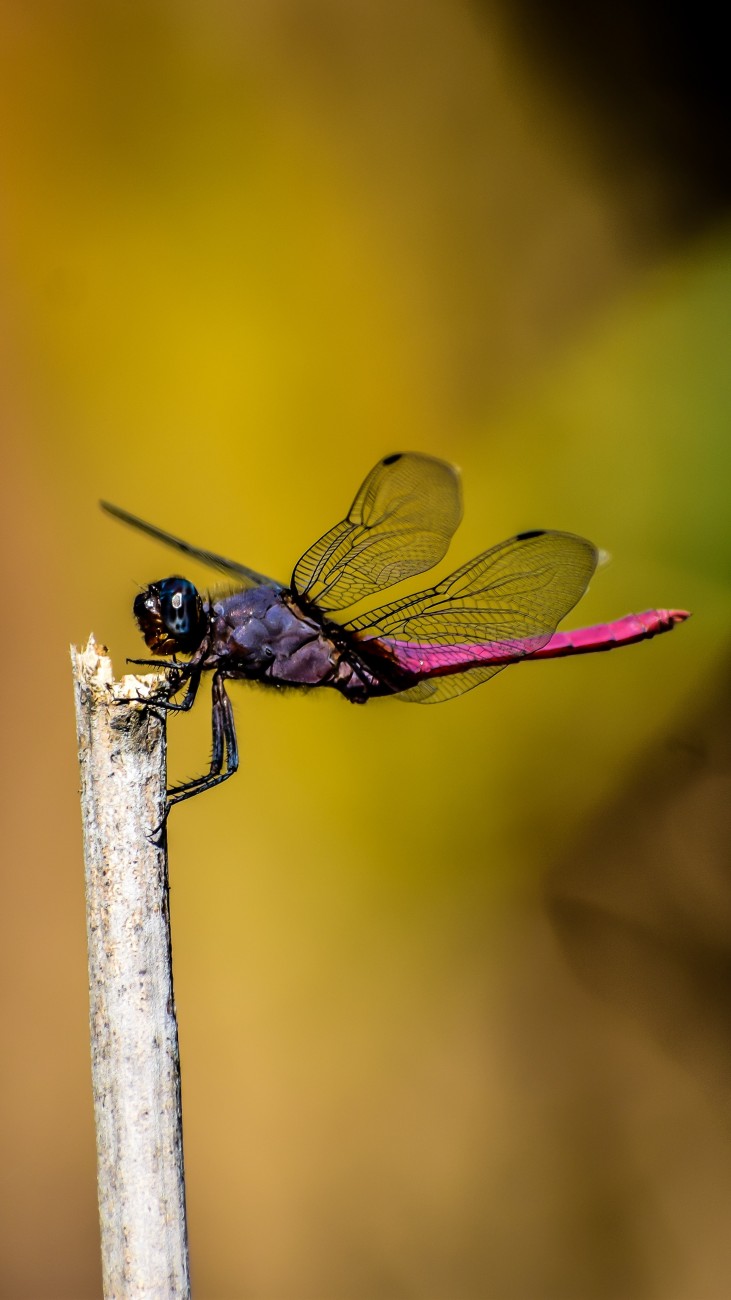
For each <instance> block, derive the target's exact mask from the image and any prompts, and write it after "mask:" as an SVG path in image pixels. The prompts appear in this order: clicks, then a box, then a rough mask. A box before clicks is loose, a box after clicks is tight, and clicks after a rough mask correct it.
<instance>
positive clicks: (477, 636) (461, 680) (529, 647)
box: [345, 531, 597, 703]
mask: <svg viewBox="0 0 731 1300" xmlns="http://www.w3.org/2000/svg"><path fill="white" fill-rule="evenodd" d="M596 563H597V551H596V549H595V547H594V546H593V545H592V544H591V542H588V541H586V540H585V539H584V538H583V537H575V536H574V535H573V534H572V533H557V532H544V531H536V532H531V533H520V534H519V535H518V536H517V537H512V538H510V539H509V541H507V542H501V543H500V544H499V545H498V546H494V547H493V548H492V549H491V550H489V551H485V552H484V553H483V554H482V555H479V556H478V557H477V559H476V560H472V561H470V563H469V564H465V565H463V566H462V568H461V569H457V571H456V572H455V573H452V574H450V575H449V577H447V578H445V579H444V580H443V581H442V582H440V583H438V584H437V585H436V586H435V587H431V588H429V590H427V591H421V592H417V593H416V595H414V596H410V597H407V598H406V599H404V600H399V601H394V602H392V603H391V604H390V605H383V606H381V607H380V608H379V609H375V610H372V611H371V612H370V613H368V614H364V615H362V616H361V617H360V618H357V619H354V620H353V621H352V622H350V623H347V624H346V625H345V626H346V630H348V631H351V632H354V633H355V634H356V635H357V637H358V638H359V639H361V640H364V641H368V640H369V639H370V638H373V637H388V638H392V639H394V640H395V641H397V642H398V641H404V642H408V644H409V647H421V649H422V650H423V656H421V657H422V658H423V668H424V680H423V681H422V682H419V683H417V684H415V686H413V687H411V688H410V689H409V690H408V691H404V692H403V693H402V696H401V698H403V699H407V700H409V699H410V700H414V701H418V702H422V703H436V702H437V701H439V700H443V699H450V698H452V697H453V696H454V695H459V694H461V693H462V692H463V691H468V690H471V689H472V687H473V686H477V685H479V683H480V682H482V681H486V680H487V679H488V678H489V677H492V676H494V675H495V673H496V672H499V671H500V669H501V668H502V667H504V666H505V665H504V664H500V663H491V664H481V665H477V664H476V665H475V666H474V667H471V668H469V669H466V670H464V671H461V672H458V673H449V671H448V669H449V664H450V660H452V661H454V662H455V663H456V662H457V661H458V660H459V661H461V662H463V661H464V647H465V646H469V645H474V646H494V647H496V648H498V647H499V649H500V651H501V652H503V653H508V654H510V655H514V656H515V657H522V656H525V655H529V654H531V653H534V652H535V651H536V650H539V649H541V647H542V646H544V645H545V644H546V643H547V642H548V641H549V640H550V638H551V637H552V636H553V634H554V632H555V631H556V628H557V626H558V624H559V623H560V622H561V620H562V619H563V618H565V616H566V615H567V614H568V613H569V611H570V610H571V609H573V607H574V605H575V604H576V602H577V601H578V600H580V598H581V597H582V596H583V594H584V592H585V591H586V588H587V586H588V584H589V580H590V578H591V576H592V574H593V572H594V569H595V568H596ZM458 647H459V649H458ZM414 658H415V656H414V655H413V651H410V654H409V660H410V662H413V661H414ZM430 668H431V669H432V671H433V676H432V677H431V678H430V677H429V670H430ZM445 670H446V671H445ZM427 687H432V689H431V690H428V689H426V688H427Z"/></svg>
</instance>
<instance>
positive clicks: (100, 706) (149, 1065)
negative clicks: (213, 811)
mask: <svg viewBox="0 0 731 1300" xmlns="http://www.w3.org/2000/svg"><path fill="white" fill-rule="evenodd" d="M72 661H73V667H74V683H75V691H76V718H77V731H78V741H79V762H80V765H81V806H82V818H83V825H84V856H85V863H86V925H87V938H88V945H89V999H90V1027H91V1067H92V1084H93V1092H94V1117H95V1122H96V1147H97V1176H98V1189H99V1217H100V1220H101V1247H102V1270H103V1281H104V1296H105V1298H106V1300H132V1298H133V1297H134V1300H142V1298H143V1297H144V1300H179V1298H187V1297H189V1295H190V1281H189V1267H188V1245H187V1234H186V1221H185V1182H184V1177H183V1138H182V1113H181V1102H180V1059H179V1054H178V1027H177V1022H176V1019H175V1003H174V1000H173V982H172V961H171V945H170V918H169V911H168V875H167V848H166V845H165V843H164V836H163V843H162V845H161V846H160V847H156V846H155V845H154V844H153V843H152V842H151V839H150V835H151V834H152V832H153V831H154V829H155V827H156V826H158V825H159V824H160V821H161V819H162V816H163V809H164V799H165V725H164V722H163V720H162V718H161V716H160V715H159V714H156V713H155V712H154V710H149V709H145V708H142V707H141V706H140V705H139V704H136V703H134V702H131V701H132V700H134V699H135V698H136V699H139V698H144V699H152V700H154V697H155V693H156V692H157V691H158V690H159V688H160V681H159V678H156V677H146V678H136V677H126V678H125V679H124V680H123V681H122V682H115V681H114V679H113V675H112V666H111V662H110V660H109V658H108V656H107V654H106V651H105V650H104V649H103V647H99V646H97V645H96V644H95V643H94V639H93V637H91V638H90V640H89V644H88V646H87V647H86V649H85V650H83V651H81V652H79V651H77V650H76V649H72ZM115 701H121V702H120V703H115Z"/></svg>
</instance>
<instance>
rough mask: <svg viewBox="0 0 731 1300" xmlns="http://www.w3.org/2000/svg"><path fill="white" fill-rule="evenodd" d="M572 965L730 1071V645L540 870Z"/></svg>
mask: <svg viewBox="0 0 731 1300" xmlns="http://www.w3.org/2000/svg"><path fill="white" fill-rule="evenodd" d="M547 905H548V909H549V914H550V916H551V918H552V921H553V923H554V926H555V929H556V931H557V933H558V936H559V939H560V941H561V943H562V946H563V950H564V952H565V954H566V956H567V957H568V959H569V961H570V963H571V965H572V967H573V969H574V971H575V972H576V973H577V974H578V975H579V977H580V978H581V980H582V981H583V982H585V983H586V985H588V986H589V987H590V988H591V990H592V991H593V992H595V993H597V994H599V995H600V996H602V997H603V998H607V999H609V1000H610V1001H611V1002H613V1003H614V1004H615V1005H618V1006H619V1007H621V1008H622V1009H623V1010H624V1011H625V1012H629V1013H630V1014H631V1015H632V1016H633V1017H635V1018H636V1019H637V1020H638V1021H639V1022H640V1023H641V1024H642V1025H643V1026H644V1028H645V1030H646V1031H647V1032H648V1033H649V1035H650V1036H651V1037H652V1038H653V1039H654V1040H655V1041H657V1042H658V1043H659V1044H660V1045H661V1046H662V1047H663V1049H664V1050H665V1051H667V1052H669V1053H670V1054H672V1055H673V1056H674V1057H676V1058H677V1059H679V1060H682V1062H683V1064H684V1066H685V1067H686V1068H688V1069H690V1070H691V1071H692V1072H693V1073H694V1074H697V1075H699V1076H701V1079H702V1080H703V1082H704V1083H705V1084H707V1085H709V1084H710V1085H711V1086H712V1087H714V1088H717V1087H719V1086H720V1087H721V1088H722V1089H724V1090H725V1089H727V1088H728V1086H729V1083H730V1082H731V1033H730V1032H729V1031H730V1029H731V652H730V653H729V655H728V657H727V660H726V663H725V665H724V668H723V670H722V671H721V672H720V673H719V677H718V679H717V681H716V683H715V686H714V689H713V690H712V691H711V693H710V694H709V696H708V698H707V699H706V700H704V701H703V702H702V704H700V706H699V707H698V709H697V712H696V713H695V714H694V715H693V716H691V717H689V718H687V719H685V720H679V721H678V723H677V726H676V727H675V729H674V731H673V732H672V733H671V734H668V735H666V736H665V737H664V738H663V740H662V741H660V742H658V744H657V745H656V747H655V749H654V750H652V751H650V752H649V753H647V754H646V755H645V757H644V759H643V760H642V762H641V764H640V765H639V766H638V767H637V768H636V770H635V771H634V773H633V774H632V775H631V776H630V778H629V780H628V781H627V784H626V786H625V788H624V789H623V791H622V792H621V793H620V794H619V795H618V796H617V797H616V799H615V800H614V801H613V802H612V803H611V804H610V805H608V806H607V807H605V808H604V809H603V810H602V812H601V813H600V814H599V816H598V817H597V818H596V819H595V821H594V822H593V824H592V825H590V826H589V827H588V829H587V830H586V831H585V832H584V834H583V835H582V837H581V839H580V840H579V841H578V842H577V843H576V844H575V846H574V847H573V848H572V849H571V851H570V852H569V853H568V854H567V856H566V858H565V860H564V861H563V862H561V863H560V864H558V865H557V866H556V868H555V869H554V870H553V872H552V873H551V875H550V877H549V881H548V889H547Z"/></svg>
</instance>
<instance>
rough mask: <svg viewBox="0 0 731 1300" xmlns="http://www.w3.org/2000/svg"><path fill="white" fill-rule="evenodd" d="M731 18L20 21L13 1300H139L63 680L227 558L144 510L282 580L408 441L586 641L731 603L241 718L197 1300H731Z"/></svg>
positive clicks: (205, 977)
mask: <svg viewBox="0 0 731 1300" xmlns="http://www.w3.org/2000/svg"><path fill="white" fill-rule="evenodd" d="M720 21H721V19H720V17H716V14H715V11H714V10H713V9H712V8H711V7H710V6H709V5H708V4H706V3H703V2H701V3H699V4H696V5H695V6H694V7H693V9H692V11H685V12H683V13H681V12H679V13H678V14H677V15H675V16H673V15H671V14H670V13H669V12H668V11H667V10H666V9H665V7H662V8H661V7H659V6H653V5H652V4H647V3H639V4H632V5H629V4H626V3H618V4H615V5H612V6H611V7H609V6H606V7H600V8H599V9H597V8H596V7H593V6H578V5H575V4H573V3H570V0H563V2H557V0H551V2H550V3H544V4H541V5H538V4H532V3H530V0H517V2H516V3H512V4H511V5H510V6H508V5H506V4H501V3H499V0H484V2H482V3H480V2H478V0H396V2H395V3H394V2H393V0H357V2H355V3H348V4H340V3H337V0H248V3H246V4H237V3H234V2H233V0H206V3H205V4H203V3H198V2H197V0H183V2H182V3H181V2H180V0H176V2H175V3H173V2H172V0H152V2H148V3H144V4H140V3H136V2H132V3H130V2H126V3H121V2H119V3H117V2H112V0H101V2H100V0H66V2H65V3H64V4H62V5H59V4H57V3H54V2H53V0H45V3H44V2H43V0H31V2H30V3H23V2H21V0H4V2H3V4H2V5H1V6H0V105H1V109H0V120H2V124H3V125H2V131H1V132H0V186H1V191H2V202H1V206H0V276H1V283H2V295H1V296H0V340H1V341H0V375H1V383H0V414H1V420H2V447H3V451H2V461H3V468H2V483H1V485H0V486H1V489H2V509H1V511H0V527H1V528H2V543H3V544H2V548H1V549H0V556H1V557H2V565H3V578H2V582H3V587H2V590H3V597H2V608H3V626H4V638H3V644H4V651H5V663H4V667H3V672H2V676H1V679H0V680H1V683H2V685H1V689H2V692H3V711H2V722H3V727H2V733H3V773H2V782H1V783H0V792H1V797H2V800H3V821H2V872H1V881H2V898H1V901H0V997H2V1000H3V1021H2V1039H1V1047H0V1051H1V1055H2V1069H0V1096H1V1098H2V1103H1V1107H2V1113H1V1117H0V1123H1V1124H2V1160H1V1161H0V1170H1V1173H0V1293H1V1294H2V1295H3V1296H8V1297H11V1298H12V1300H26V1298H27V1300H86V1298H87V1297H93V1296H96V1295H98V1294H100V1271H99V1263H98V1237H97V1217H96V1201H95V1170H94V1138H93V1127H92V1114H91V1093H90V1081H89V1066H88V1034H87V1001H86V982H85V933H84V902H83V888H82V881H83V874H82V857H81V836H80V820H79V812H78V778H77V769H76V758H75V746H74V721H73V706H72V690H71V676H70V670H69V664H68V644H69V642H70V641H72V640H74V641H76V642H84V641H85V640H86V637H87V635H88V633H89V631H90V630H91V629H93V630H94V632H95V634H96V636H97V638H98V639H99V640H101V641H103V642H105V643H107V644H108V645H109V646H110V647H111V650H112V653H113V656H114V660H115V664H116V667H117V669H118V670H119V671H122V669H123V665H124V658H125V656H126V655H134V654H138V653H139V652H140V649H141V643H140V642H139V641H138V638H137V635H136V631H135V627H134V625H133V623H132V619H131V609H130V607H131V602H132V599H133V597H134V595H135V593H136V591H137V590H138V587H139V585H141V584H145V583H146V582H148V581H150V580H152V579H155V578H158V577H161V576H163V575H164V574H166V573H168V572H170V571H171V570H173V571H175V570H177V569H179V568H180V562H179V561H178V560H176V559H175V558H174V557H172V555H169V554H167V553H165V551H164V550H163V548H161V547H159V546H156V545H155V544H154V543H152V542H151V541H149V540H145V539H144V538H143V537H141V536H137V535H135V534H133V533H131V532H129V531H126V530H124V529H123V528H122V527H120V526H118V525H117V524H115V523H114V522H113V521H112V520H110V519H108V518H105V517H103V516H102V514H101V513H100V512H99V510H98V508H97V504H96V503H97V499H98V498H99V497H101V496H104V497H108V498H110V499H111V500H113V501H116V502H118V503H119V504H121V505H123V506H125V507H126V508H127V509H129V510H132V511H134V512H135V513H138V514H141V515H142V516H143V517H146V518H150V519H152V520H154V521H155V522H157V523H159V524H160V525H161V526H163V527H165V528H167V529H170V530H171V531H174V532H177V533H179V534H182V535H183V536H186V537H188V538H190V540H191V541H193V542H197V543H199V544H201V545H204V546H209V547H211V548H213V549H216V550H218V551H220V552H222V553H223V554H230V555H233V556H235V557H238V558H240V559H241V560H242V561H243V562H245V563H248V564H250V565H251V566H253V567H255V568H257V569H260V570H263V571H264V572H269V573H272V574H273V575H274V576H281V577H283V578H285V579H286V578H287V576H288V575H289V573H290V571H291V567H292V564H293V562H294V561H295V560H296V558H297V557H298V555H299V554H300V552H301V551H302V550H303V549H304V548H305V547H306V546H307V545H309V543H310V542H311V541H313V540H314V539H315V538H316V537H317V536H319V534H320V533H321V532H322V531H323V530H324V529H325V528H326V527H328V526H329V525H330V524H331V523H334V522H335V521H336V520H337V519H339V518H341V517H342V515H343V513H344V511H345V509H346V508H347V506H348V505H349V503H350V501H351V499H352V496H353V494H354V492H355V490H356V488H357V486H358V484H359V483H360V481H361V479H362V478H363V477H364V475H365V473H366V472H367V470H368V469H369V468H370V467H371V465H372V464H373V463H374V462H375V460H376V459H377V458H378V457H380V456H381V455H383V454H386V453H388V452H392V451H396V450H406V449H413V450H423V451H426V452H430V453H432V454H436V455H440V456H444V457H447V458H449V459H452V460H454V461H455V462H457V463H458V464H459V465H460V466H461V467H462V470H463V475H464V485H465V498H466V516H465V521H464V524H463V526H462V528H461V530H460V532H459V534H458V536H457V539H456V540H455V543H454V545H453V547H452V551H451V554H450V557H449V561H448V562H447V563H446V564H445V566H444V567H443V568H442V572H443V573H446V572H448V569H449V565H450V564H451V565H452V566H454V565H456V564H457V563H460V562H462V561H463V560H465V559H467V558H469V557H470V556H471V555H473V554H475V553H476V552H477V551H479V550H481V549H483V548H484V547H485V546H487V545H489V544H491V543H493V542H495V541H498V540H500V539H501V538H503V537H505V536H508V535H509V534H510V533H513V532H515V531H518V530H521V529H525V528H531V527H541V526H543V527H557V528H566V529H569V530H571V531H574V532H578V533H583V534H586V535H587V536H589V537H591V538H592V539H593V540H594V541H596V542H597V543H598V544H599V545H600V546H602V547H604V548H606V549H607V550H608V551H609V552H611V554H612V556H613V562H612V563H611V564H610V565H608V566H607V567H606V568H604V569H603V570H602V571H601V572H600V574H599V575H598V576H597V578H596V580H595V582H594V584H593V586H592V589H591V591H590V592H589V594H588V595H587V597H586V598H585V600H584V601H583V602H582V606H581V609H580V611H576V613H575V615H574V618H573V624H574V625H577V624H578V623H588V622H592V621H604V620H605V619H608V618H613V617H618V616H620V615H622V614H624V613H627V612H629V611H631V610H640V609H645V608H648V607H649V606H672V605H679V606H685V607H688V608H690V609H692V610H693V611H694V618H693V620H692V621H691V622H690V623H688V624H686V625H685V626H683V627H682V628H680V629H679V630H677V631H676V632H675V633H674V634H673V635H672V636H667V637H663V638H661V639H659V640H657V641H654V642H652V643H649V644H645V645H641V646H638V647H634V648H632V649H628V650H626V651H623V652H621V653H620V652H617V653H616V654H615V653H613V654H610V655H603V656H589V657H585V658H579V659H574V660H564V661H557V662H553V663H544V664H535V665H526V666H525V667H520V668H515V669H513V670H512V671H508V672H506V673H504V674H502V675H501V676H500V677H499V678H498V679H497V680H496V681H495V682H494V683H492V684H491V685H489V686H485V687H483V688H481V689H479V690H477V691H475V692H473V693H472V694H469V695H466V696H464V697H462V698H461V699H460V700H458V701H456V702H454V703H452V704H449V705H445V706H442V707H440V708H435V709H428V708H422V709H419V708H407V707H401V706H399V705H397V704H395V703H394V702H392V701H388V702H380V703H379V702H376V703H374V704H372V705H370V706H369V707H368V708H367V709H360V710H357V709H352V708H349V707H347V705H346V703H345V702H344V701H343V700H342V699H341V698H339V697H338V696H336V695H335V694H334V693H333V694H332V696H331V695H329V694H328V693H327V692H321V693H317V692H315V693H313V694H310V695H303V696H302V697H300V696H298V695H296V694H289V695H287V696H285V697H284V698H279V697H278V696H273V697H270V696H269V695H268V694H266V692H264V691H256V690H254V689H249V690H247V689H246V688H245V687H244V686H243V685H242V686H239V687H238V688H234V691H233V694H234V695H235V707H236V713H237V719H238V728H239V735H240V741H241V748H242V759H243V761H242V769H241V771H240V773H239V775H238V777H237V778H236V780H234V781H231V782H230V783H229V784H228V785H227V786H225V787H224V788H223V789H221V790H219V791H216V792H214V793H213V794H211V795H208V796H206V797H205V798H201V799H200V800H197V801H193V802H192V803H190V804H187V805H186V806H185V807H184V808H182V809H180V810H178V812H177V813H176V815H175V816H174V818H173V820H172V822H171V829H170V849H171V877H172V920H173V942H174V955H175V980H176V993H177V1002H178V1012H179V1021H180V1033H181V1046H182V1060H183V1100H184V1115H185V1155H186V1166H187V1180H188V1201H189V1219H190V1240H191V1253H192V1267H193V1280H194V1287H195V1292H196V1295H197V1296H198V1297H200V1300H239V1298H241V1300H244V1298H246V1300H324V1298H325V1297H326V1298H327V1300H403V1298H405V1297H414V1300H447V1298H449V1300H478V1298H480V1300H482V1298H483V1297H490V1300H720V1297H722V1296H726V1295H728V1294H729V1289H730V1287H731V1236H730V1235H729V1232H728V1222H729V1210H730V1208H731V1123H730V1121H731V1107H730V1105H729V1102H730V1100H731V1093H730V1089H731V1045H730V1042H729V1034H730V1032H731V1014H730V1013H731V938H730V935H731V928H730V927H731V840H730V838H729V832H730V831H731V825H730V820H731V812H730V809H731V785H730V781H729V773H730V769H731V740H730V739H729V735H730V728H729V723H730V722H731V640H730V637H731V610H730V608H729V585H730V582H731V527H730V525H729V510H728V500H729V468H730V461H731V444H730V440H729V413H730V411H731V366H730V364H729V337H730V335H729V329H730V326H731V296H730V294H731V228H730V226H729V222H728V200H729V187H730V182H729V178H730V177H731V169H730V168H729V158H728V139H729V131H728V125H729V123H728V103H727V86H728V82H727V79H726V80H725V81H724V78H725V76H726V72H725V68H723V66H722V58H723V52H724V48H725V47H724V43H723V40H722V37H721V29H720V28H719V27H718V26H717V24H718V23H720ZM187 572H188V573H189V576H190V577H192V578H193V579H194V580H195V581H197V582H199V583H200V584H201V585H205V584H206V583H207V582H210V581H211V576H212V575H207V574H205V572H203V571H202V570H200V569H197V568H196V566H190V568H189V569H188V570H187ZM209 726H210V723H209V715H208V711H207V709H206V704H205V702H202V703H201V704H200V705H199V707H197V708H196V710H195V711H194V714H193V715H191V716H190V717H188V718H184V719H182V720H175V721H173V723H172V724H171V728H170V732H171V737H170V749H171V768H172V775H173V777H175V776H178V777H182V776H185V775H188V774H191V773H195V772H197V771H198V770H199V769H200V768H201V766H202V763H203V762H204V761H205V758H206V756H207V750H208V745H209Z"/></svg>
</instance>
